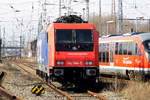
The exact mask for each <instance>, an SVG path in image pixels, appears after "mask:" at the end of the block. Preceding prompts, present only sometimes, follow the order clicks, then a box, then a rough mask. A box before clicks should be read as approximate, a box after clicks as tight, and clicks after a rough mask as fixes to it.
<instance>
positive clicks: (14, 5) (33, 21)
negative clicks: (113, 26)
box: [0, 0, 150, 40]
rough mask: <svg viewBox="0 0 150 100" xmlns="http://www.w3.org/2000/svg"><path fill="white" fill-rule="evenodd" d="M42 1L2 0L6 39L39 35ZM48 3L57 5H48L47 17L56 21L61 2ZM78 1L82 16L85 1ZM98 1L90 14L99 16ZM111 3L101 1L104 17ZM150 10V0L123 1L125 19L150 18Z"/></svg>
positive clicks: (0, 8)
mask: <svg viewBox="0 0 150 100" xmlns="http://www.w3.org/2000/svg"><path fill="white" fill-rule="evenodd" d="M42 1H44V0H0V26H1V32H2V33H4V28H5V35H6V38H8V39H12V37H13V38H16V39H18V37H19V36H20V33H21V31H23V34H24V35H26V37H28V40H31V38H35V37H34V36H35V35H30V32H31V34H37V22H38V21H37V20H38V19H39V15H40V13H41V9H42V7H41V6H39V5H40V4H41V2H42ZM46 1H47V2H48V3H50V4H55V5H47V15H48V16H50V18H51V20H54V19H55V18H57V17H58V15H59V12H58V4H59V0H46ZM67 1H68V0H62V2H64V4H66V2H67ZM77 1H80V2H77V3H73V4H72V5H73V8H74V11H75V12H80V14H82V13H83V11H82V9H83V8H84V7H85V3H84V0H77ZM98 1H99V0H90V13H92V12H95V13H96V14H98V6H99V5H98ZM111 1H112V0H101V2H102V16H103V15H109V14H111ZM117 6H118V2H117V0H116V11H117ZM149 10H150V1H149V0H123V12H124V17H126V18H136V17H141V16H143V17H144V18H149V17H150V13H149ZM63 13H64V11H63ZM63 13H62V15H63ZM3 21H4V22H3ZM22 22H23V29H22V30H21V29H20V26H21V23H22ZM31 30H34V31H31ZM1 35H3V34H1ZM29 35H30V37H29ZM26 40H27V39H26Z"/></svg>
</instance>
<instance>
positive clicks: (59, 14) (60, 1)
mask: <svg viewBox="0 0 150 100" xmlns="http://www.w3.org/2000/svg"><path fill="white" fill-rule="evenodd" d="M59 17H61V0H59Z"/></svg>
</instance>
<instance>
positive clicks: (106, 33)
mask: <svg viewBox="0 0 150 100" xmlns="http://www.w3.org/2000/svg"><path fill="white" fill-rule="evenodd" d="M106 28H107V32H106V35H108V23H106Z"/></svg>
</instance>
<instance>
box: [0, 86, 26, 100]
mask: <svg viewBox="0 0 150 100" xmlns="http://www.w3.org/2000/svg"><path fill="white" fill-rule="evenodd" d="M0 96H4V97H6V98H8V99H9V100H23V99H21V98H19V97H16V96H15V95H13V94H11V93H10V92H8V91H7V90H5V89H4V88H2V87H0Z"/></svg>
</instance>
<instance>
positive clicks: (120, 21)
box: [117, 0, 123, 34]
mask: <svg viewBox="0 0 150 100" xmlns="http://www.w3.org/2000/svg"><path fill="white" fill-rule="evenodd" d="M117 33H119V34H120V33H123V5H122V0H118V27H117Z"/></svg>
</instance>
